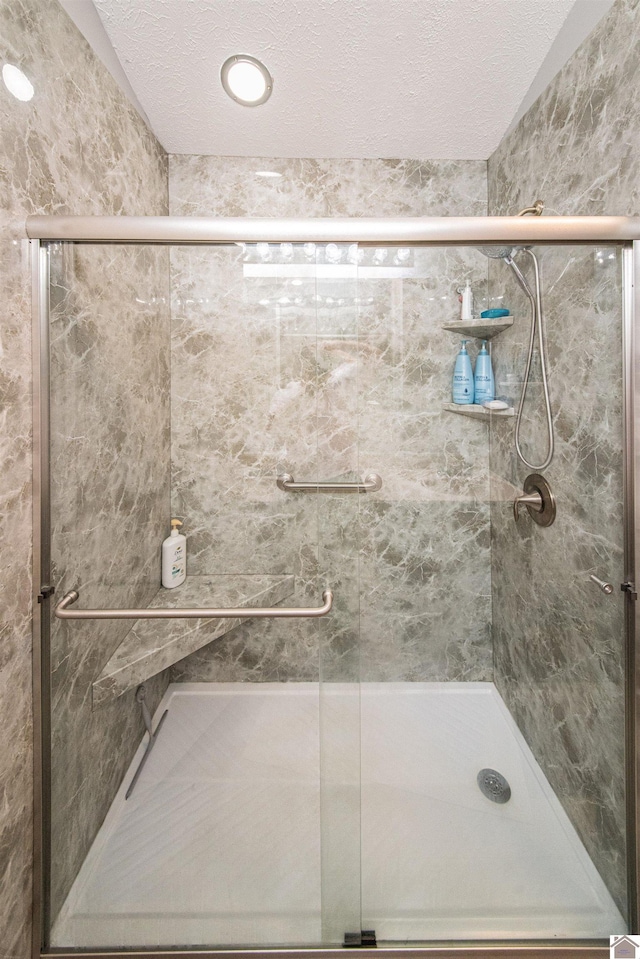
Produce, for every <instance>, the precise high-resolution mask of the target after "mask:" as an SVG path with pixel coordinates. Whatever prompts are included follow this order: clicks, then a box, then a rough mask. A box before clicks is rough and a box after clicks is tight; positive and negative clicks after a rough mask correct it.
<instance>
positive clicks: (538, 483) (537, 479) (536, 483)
mask: <svg viewBox="0 0 640 959" xmlns="http://www.w3.org/2000/svg"><path fill="white" fill-rule="evenodd" d="M523 506H524V507H525V509H526V510H527V512H528V514H529V516H530V517H531V519H532V520H533V521H534V523H537V524H538V526H551V524H552V523H553V521H554V520H555V518H556V498H555V496H554V495H553V493H552V492H551V487H550V486H549V484H548V483H547V481H546V479H545V478H544V476H541V475H540V473H529V475H528V476H527V478H526V480H525V481H524V492H523V493H521V495H520V496H516V498H515V499H514V501H513V518H514V519H515V521H516V523H517V522H518V520H519V519H520V511H521V510H522V508H523Z"/></svg>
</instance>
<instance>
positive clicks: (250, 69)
mask: <svg viewBox="0 0 640 959" xmlns="http://www.w3.org/2000/svg"><path fill="white" fill-rule="evenodd" d="M220 80H221V81H222V86H223V87H224V89H225V92H226V93H228V94H229V96H230V97H231V99H232V100H235V101H236V103H241V104H242V105H243V106H245V107H257V106H259V105H260V104H261V103H265V102H266V101H267V100H268V99H269V97H270V96H271V91H272V90H273V79H272V77H271V74H270V73H269V71H268V70H267V68H266V67H265V65H264V63H260V61H259V60H256V58H255V57H250V56H248V55H247V54H245V53H238V54H236V55H235V56H233V57H229V58H228V59H227V60H225V61H224V63H223V64H222V68H221V70H220Z"/></svg>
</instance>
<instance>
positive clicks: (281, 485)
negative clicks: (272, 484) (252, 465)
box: [276, 473, 382, 493]
mask: <svg viewBox="0 0 640 959" xmlns="http://www.w3.org/2000/svg"><path fill="white" fill-rule="evenodd" d="M276 483H277V485H278V489H281V490H283V491H284V492H285V493H375V492H376V491H377V490H379V489H380V488H381V487H382V478H381V477H380V476H378V474H377V473H367V474H366V476H365V477H364V479H363V480H362V482H361V483H296V481H295V480H294V478H293V476H292V475H291V473H281V474H280V476H278V479H277V480H276Z"/></svg>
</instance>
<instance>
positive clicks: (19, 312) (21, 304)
mask: <svg viewBox="0 0 640 959" xmlns="http://www.w3.org/2000/svg"><path fill="white" fill-rule="evenodd" d="M0 56H1V59H2V62H3V63H4V62H9V63H13V64H16V65H18V66H20V67H21V69H22V70H23V71H24V72H25V73H26V74H27V76H28V77H29V79H30V80H31V82H32V83H33V86H34V88H35V95H34V97H33V99H32V100H31V101H29V102H20V101H18V100H16V99H15V98H14V97H12V96H11V94H9V92H8V91H7V89H6V87H5V86H4V84H0V115H1V125H2V142H1V144H0V197H1V198H2V202H1V204H0V226H1V228H2V229H1V233H2V242H1V243H0V291H1V293H2V297H1V301H2V308H1V312H0V338H1V351H2V357H3V362H2V370H1V371H0V401H1V403H2V436H1V438H0V452H1V453H2V464H3V483H2V492H1V493H0V519H1V520H2V529H3V534H4V535H3V541H2V544H1V545H0V565H1V567H2V570H3V575H2V577H1V582H0V604H1V605H2V612H3V615H2V628H1V635H2V648H3V655H2V659H1V662H0V703H1V704H2V705H1V707H0V710H1V712H0V728H1V729H2V737H3V743H5V745H3V748H2V749H0V781H2V783H3V784H4V790H5V792H4V796H3V800H2V803H1V804H0V929H1V930H2V934H1V936H0V938H1V940H2V942H1V945H0V952H1V953H2V956H3V957H5V956H6V957H11V959H26V957H27V956H28V955H29V954H30V949H31V946H30V924H31V843H32V826H31V822H32V818H31V808H32V796H31V775H32V772H31V769H32V758H31V737H32V730H31V630H30V609H31V583H30V562H31V558H30V547H31V491H30V481H31V477H30V465H31V464H30V455H31V395H30V391H31V383H30V381H31V343H30V276H29V262H28V250H27V246H26V243H25V241H24V218H25V216H26V215H27V214H29V213H64V212H67V213H139V214H152V213H166V212H167V207H166V201H167V181H166V176H167V174H166V158H165V156H164V154H163V151H162V149H161V148H160V147H159V145H158V144H157V142H156V141H155V139H154V138H153V136H152V135H151V134H150V133H149V131H148V130H147V129H146V128H145V127H144V125H143V124H142V122H141V121H140V119H139V117H138V116H137V114H136V113H135V111H134V110H133V109H132V108H131V106H130V105H129V103H128V101H126V99H125V98H124V97H123V95H122V94H121V92H120V90H119V89H118V87H117V86H116V84H115V82H114V81H113V80H112V78H111V76H110V75H109V74H108V73H107V71H106V70H105V69H104V67H103V66H102V64H101V63H100V62H99V61H98V60H97V59H96V58H95V56H94V55H93V53H92V52H91V50H90V49H89V47H88V45H87V43H86V42H85V41H84V39H83V38H82V37H81V36H80V34H79V33H78V31H77V30H76V28H75V27H74V26H73V24H72V23H71V21H70V20H69V19H68V17H67V16H66V14H65V13H64V12H63V11H62V9H61V7H60V6H59V4H58V3H57V2H56V0H2V2H0ZM114 287H115V284H114ZM167 508H168V507H167ZM125 711H126V713H127V719H126V721H125V725H126V726H127V734H126V735H125V736H123V737H122V740H120V739H119V734H115V735H114V736H113V738H112V739H111V741H110V740H109V737H110V730H109V729H108V727H105V728H104V729H103V731H102V736H101V740H102V748H103V749H105V750H106V751H107V752H108V751H112V750H113V751H114V752H117V751H120V750H123V754H122V755H123V761H124V767H126V764H127V761H128V759H127V757H128V756H129V755H131V750H132V749H135V746H136V743H137V740H138V737H139V735H140V729H141V726H140V722H139V718H138V716H137V713H136V711H135V709H134V705H133V703H129V704H128V706H127V707H126V710H125ZM70 721H71V723H72V725H71V726H70V727H69V733H70V736H71V739H72V738H73V730H74V729H76V731H77V732H76V734H75V735H76V737H77V736H81V735H82V719H81V714H80V713H78V714H77V715H73V716H70ZM89 755H90V754H89V752H87V753H86V755H85V761H88V757H89ZM124 767H123V768H124ZM82 780H86V781H90V782H91V789H87V790H85V791H84V792H83V793H82V795H78V796H76V799H75V803H74V805H73V810H72V811H73V815H74V818H76V817H77V823H78V829H77V832H76V831H75V830H74V829H71V828H70V825H69V820H68V819H67V821H66V825H65V843H67V846H68V849H69V850H71V849H72V848H75V852H74V853H73V854H72V855H70V857H69V858H70V860H74V862H75V866H76V867H77V865H78V864H79V860H81V858H82V855H83V852H82V849H81V848H80V847H81V845H82V841H84V842H85V843H86V842H87V840H88V841H90V840H91V838H93V834H92V832H91V830H92V829H93V831H94V832H95V829H96V828H97V826H98V825H99V824H100V821H101V819H100V816H101V815H102V813H101V812H100V811H99V806H100V802H102V803H104V801H105V800H106V803H107V805H108V803H109V801H110V798H111V796H112V795H113V786H114V783H111V782H107V781H104V782H101V780H100V776H99V775H96V776H95V777H89V778H88V779H87V777H86V769H85V771H84V773H83V774H82V777H81V779H78V782H80V781H82ZM115 785H116V786H117V783H115ZM101 792H102V799H101V800H100V799H99V798H98V797H99V796H100V793H101ZM91 810H93V812H91ZM85 818H86V819H87V820H89V821H91V822H92V825H91V826H90V827H89V828H88V829H86V828H85V825H84V820H85ZM81 835H82V836H83V837H84V839H83V840H79V837H80V836H81ZM77 843H79V846H77V845H76V844H77ZM65 868H66V867H65ZM72 879H73V869H71V872H70V873H69V874H68V875H67V877H66V879H65V880H63V882H62V885H63V886H64V885H65V883H66V884H67V885H68V883H69V882H70V881H71V880H72Z"/></svg>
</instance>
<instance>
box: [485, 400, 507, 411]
mask: <svg viewBox="0 0 640 959" xmlns="http://www.w3.org/2000/svg"><path fill="white" fill-rule="evenodd" d="M482 405H483V406H484V408H485V410H508V409H509V404H508V403H503V401H502V400H487V402H486V403H483V404H482Z"/></svg>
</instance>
